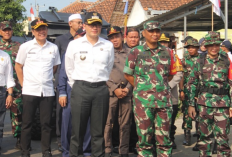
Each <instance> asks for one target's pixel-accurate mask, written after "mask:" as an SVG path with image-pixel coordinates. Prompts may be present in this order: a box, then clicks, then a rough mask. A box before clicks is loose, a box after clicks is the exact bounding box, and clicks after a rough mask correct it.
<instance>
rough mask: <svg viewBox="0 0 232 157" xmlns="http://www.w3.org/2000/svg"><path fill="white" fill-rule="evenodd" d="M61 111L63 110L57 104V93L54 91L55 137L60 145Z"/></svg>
mask: <svg viewBox="0 0 232 157" xmlns="http://www.w3.org/2000/svg"><path fill="white" fill-rule="evenodd" d="M62 111H63V108H62V107H61V106H60V103H59V91H58V90H56V136H57V143H58V145H61V138H60V136H61V124H62Z"/></svg>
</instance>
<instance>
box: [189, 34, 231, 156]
mask: <svg viewBox="0 0 232 157" xmlns="http://www.w3.org/2000/svg"><path fill="white" fill-rule="evenodd" d="M205 40H206V42H205V45H212V44H220V43H221V42H220V41H219V38H218V37H217V36H215V33H214V32H210V33H209V34H207V35H206V36H205ZM200 58H201V56H200V57H199V58H198V59H197V63H196V65H195V66H194V69H193V71H192V72H191V74H190V78H189V82H188V85H187V89H188V90H189V91H190V95H189V97H190V98H189V105H190V106H194V96H195V92H196V87H197V84H198V82H199V83H200V86H201V87H202V88H201V89H200V93H199V94H198V101H197V103H198V109H199V131H200V138H199V140H198V148H199V154H200V157H205V156H211V155H212V153H211V151H210V147H211V143H212V141H211V140H210V134H211V133H212V132H213V133H214V136H215V138H216V141H217V143H218V147H217V149H218V156H220V157H222V156H223V157H224V156H227V157H228V156H230V152H231V151H230V146H229V143H228V142H229V138H228V134H229V132H230V120H229V107H232V105H231V101H230V97H231V96H232V81H231V80H229V79H228V69H229V64H230V62H229V59H228V56H227V54H226V53H225V52H223V51H222V50H221V49H220V52H219V55H218V57H217V58H214V59H211V58H210V57H209V55H208V54H206V57H205V59H204V64H203V67H201V66H200V65H201V59H200ZM219 89H220V90H219ZM227 93H228V94H227Z"/></svg>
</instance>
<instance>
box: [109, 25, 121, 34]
mask: <svg viewBox="0 0 232 157" xmlns="http://www.w3.org/2000/svg"><path fill="white" fill-rule="evenodd" d="M117 33H122V30H121V28H120V27H118V26H112V27H109V28H108V29H107V36H110V35H112V34H117Z"/></svg>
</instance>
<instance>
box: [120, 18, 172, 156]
mask: <svg viewBox="0 0 232 157" xmlns="http://www.w3.org/2000/svg"><path fill="white" fill-rule="evenodd" d="M143 28H144V30H143V32H142V33H143V36H144V37H145V39H146V44H145V45H142V46H137V47H135V48H133V49H132V50H131V52H130V54H129V56H128V57H127V59H126V63H125V67H124V73H125V77H126V79H127V80H128V81H129V82H130V83H131V85H133V86H134V91H133V96H134V97H133V112H134V115H135V121H136V126H137V134H138V136H139V140H138V142H137V151H138V156H140V157H142V156H146V157H152V156H153V154H152V151H153V150H152V149H153V145H152V142H151V138H152V136H153V134H154V136H155V139H156V148H157V155H158V156H171V152H172V142H171V139H170V135H169V131H170V127H171V117H172V101H171V91H170V87H169V85H168V77H169V76H170V75H175V74H176V69H175V66H174V60H173V57H171V52H170V51H169V50H167V49H166V48H165V47H164V46H162V45H160V43H159V42H158V40H159V38H160V35H161V33H160V30H161V26H160V24H159V22H157V21H147V22H145V23H144V24H143Z"/></svg>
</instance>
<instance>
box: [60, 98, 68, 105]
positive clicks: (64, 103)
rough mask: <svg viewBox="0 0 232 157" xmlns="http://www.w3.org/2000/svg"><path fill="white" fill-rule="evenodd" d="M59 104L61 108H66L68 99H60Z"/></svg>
mask: <svg viewBox="0 0 232 157" xmlns="http://www.w3.org/2000/svg"><path fill="white" fill-rule="evenodd" d="M59 103H60V106H61V107H65V106H66V104H67V97H66V96H62V97H59Z"/></svg>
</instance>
